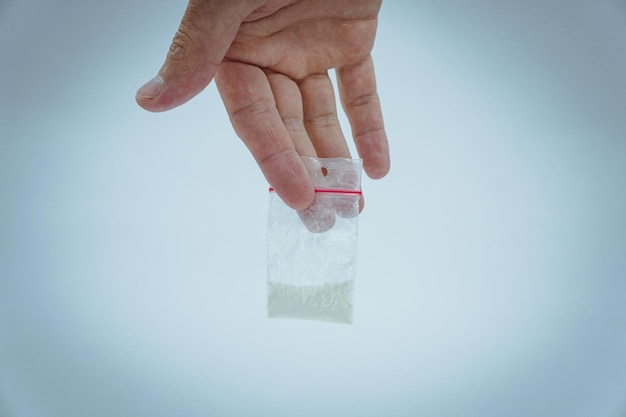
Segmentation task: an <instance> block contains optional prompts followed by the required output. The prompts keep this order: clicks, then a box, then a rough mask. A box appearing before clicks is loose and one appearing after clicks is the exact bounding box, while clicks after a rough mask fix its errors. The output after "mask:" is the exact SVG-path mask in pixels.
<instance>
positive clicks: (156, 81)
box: [137, 75, 164, 99]
mask: <svg viewBox="0 0 626 417" xmlns="http://www.w3.org/2000/svg"><path fill="white" fill-rule="evenodd" d="M163 85H164V83H163V78H161V76H160V75H157V76H156V77H154V78H153V79H151V80H150V81H148V82H147V83H145V84H144V85H142V86H141V88H140V89H139V90H137V98H147V99H153V98H157V97H158V96H159V94H161V91H162V90H163Z"/></svg>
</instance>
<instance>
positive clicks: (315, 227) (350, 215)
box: [267, 157, 362, 324]
mask: <svg viewBox="0 0 626 417" xmlns="http://www.w3.org/2000/svg"><path fill="white" fill-rule="evenodd" d="M302 160H303V161H304V163H305V165H306V167H307V169H308V171H309V174H310V175H311V178H312V180H313V185H314V186H315V200H314V202H313V204H312V205H311V206H310V207H309V208H307V209H305V210H302V211H295V210H293V209H291V208H289V207H288V206H287V205H286V204H285V203H284V202H283V201H282V200H281V199H280V197H279V196H278V195H277V194H276V193H274V192H273V190H272V189H271V188H270V196H269V213H268V230H267V309H268V316H269V317H271V318H293V319H306V320H317V321H327V322H336V323H345V324H351V323H352V296H353V292H354V281H355V275H356V247H357V231H358V215H359V200H360V198H361V170H362V163H361V160H358V159H347V158H313V157H302Z"/></svg>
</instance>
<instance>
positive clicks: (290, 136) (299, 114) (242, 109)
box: [136, 0, 389, 210]
mask: <svg viewBox="0 0 626 417" xmlns="http://www.w3.org/2000/svg"><path fill="white" fill-rule="evenodd" d="M380 3H381V1H380V0H267V1H263V0H191V1H190V2H189V4H188V6H187V10H186V11H185V14H184V16H183V19H182V21H181V24H180V28H179V30H178V31H177V32H176V35H175V36H174V39H173V41H172V45H171V47H170V49H169V52H168V54H167V57H166V60H165V63H164V64H163V66H162V67H161V69H160V70H159V72H158V75H157V76H156V77H155V78H153V79H152V80H150V81H148V82H147V83H146V84H145V85H144V86H143V87H141V88H140V89H139V90H138V92H137V96H136V99H137V103H138V104H139V105H140V106H141V107H143V108H144V109H146V110H149V111H156V112H158V111H165V110H169V109H172V108H174V107H176V106H179V105H181V104H183V103H185V102H186V101H188V100H189V99H191V98H192V97H193V96H195V95H196V94H198V93H199V92H200V91H202V90H203V89H204V88H205V87H206V86H207V85H208V84H209V83H210V82H211V80H213V79H215V82H216V84H217V87H218V90H219V92H220V96H221V97H222V101H223V102H224V105H225V107H226V110H227V112H228V114H229V117H230V120H231V123H232V125H233V127H234V129H235V131H236V133H237V135H238V136H239V137H240V138H241V139H242V140H243V142H244V143H245V145H246V146H247V147H248V149H249V150H250V152H251V153H252V155H253V157H254V158H255V160H256V162H257V163H258V165H259V167H260V168H261V170H262V172H263V174H264V175H265V177H266V178H267V180H268V182H269V183H270V185H271V186H272V187H273V188H274V189H275V191H276V192H277V193H278V195H279V196H280V197H281V198H282V199H283V200H284V201H285V203H287V205H289V206H290V207H292V208H293V209H296V210H302V209H305V208H307V207H309V206H310V205H311V204H312V203H313V200H314V197H315V192H314V189H313V184H312V182H311V179H310V177H309V175H308V173H307V171H306V169H305V167H304V164H303V162H302V160H301V158H300V156H318V157H322V158H325V157H346V158H350V152H349V150H348V145H347V142H346V139H345V138H344V136H343V134H342V131H341V128H340V126H339V121H338V118H337V107H336V102H335V94H334V90H333V85H332V82H331V80H330V78H329V76H328V70H329V69H332V68H334V69H335V70H336V76H337V83H338V90H339V95H340V99H341V103H342V105H343V109H344V111H345V113H346V115H347V117H348V120H349V122H350V125H351V128H352V136H353V139H354V142H355V144H356V148H357V152H358V153H359V156H360V157H361V158H362V159H363V167H364V170H365V172H366V174H367V175H368V176H370V177H371V178H374V179H377V178H381V177H383V176H385V175H386V174H387V172H388V171H389V147H388V143H387V137H386V134H385V130H384V124H383V116H382V111H381V107H380V101H379V98H378V94H377V92H376V78H375V74H374V64H373V61H372V57H371V55H370V52H371V49H372V46H373V44H374V38H375V35H376V25H377V16H378V11H379V9H380ZM361 207H362V201H361Z"/></svg>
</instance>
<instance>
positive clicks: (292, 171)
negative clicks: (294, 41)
mask: <svg viewBox="0 0 626 417" xmlns="http://www.w3.org/2000/svg"><path fill="white" fill-rule="evenodd" d="M215 78H216V84H217V87H218V90H219V92H220V95H221V97H222V101H223V102H224V105H225V106H226V110H227V112H228V114H229V116H230V120H231V122H232V124H233V127H234V128H235V131H236V132H237V134H238V135H239V137H240V138H241V139H242V140H243V142H244V143H245V144H246V146H247V147H248V149H249V150H250V152H251V153H252V155H253V156H254V158H255V160H256V161H257V163H258V164H259V167H260V168H261V171H262V172H263V174H264V175H265V177H266V178H267V181H268V182H269V183H270V184H271V185H272V187H273V188H274V189H275V191H276V193H277V194H278V195H279V196H280V197H281V198H282V199H283V201H284V202H285V203H286V204H287V205H288V206H290V207H291V208H293V209H296V210H301V209H304V208H306V207H309V206H310V205H311V203H312V202H313V199H314V198H315V191H314V190H313V183H312V182H311V178H310V177H309V174H308V173H307V170H306V168H305V166H304V163H303V162H302V159H301V158H300V156H299V154H298V153H297V152H296V148H295V147H294V144H293V142H292V141H291V138H290V136H289V132H287V129H286V128H285V125H284V124H283V122H282V120H281V116H280V114H279V113H278V111H277V108H276V105H277V103H276V101H275V100H274V96H273V94H272V90H271V88H270V84H269V82H268V79H267V77H266V75H265V73H264V72H263V70H261V69H260V68H258V67H256V66H253V65H248V64H244V63H240V62H230V61H226V62H223V63H222V64H221V65H220V67H219V70H218V72H217V73H216V77H215ZM284 104H285V103H282V104H281V105H284Z"/></svg>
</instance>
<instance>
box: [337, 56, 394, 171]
mask: <svg viewBox="0 0 626 417" xmlns="http://www.w3.org/2000/svg"><path fill="white" fill-rule="evenodd" d="M337 81H338V85H339V94H340V97H341V102H342V104H343V108H344V110H345V112H346V115H347V116H348V120H349V121H350V125H351V126H352V136H353V137H354V142H355V144H356V148H357V151H358V152H359V155H360V156H361V158H362V159H363V168H364V169H365V172H366V173H367V175H368V176H369V177H371V178H375V179H376V178H382V177H384V176H385V175H387V173H388V172H389V165H390V162H389V144H388V142H387V135H386V134H385V127H384V123H383V114H382V110H381V107H380V100H379V98H378V94H377V93H376V77H375V75H374V63H373V61H372V58H371V56H368V57H367V58H366V59H364V60H363V61H360V62H359V63H357V64H354V65H351V66H347V67H343V68H339V69H337Z"/></svg>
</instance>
